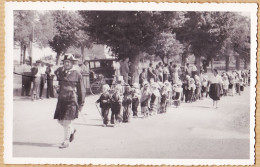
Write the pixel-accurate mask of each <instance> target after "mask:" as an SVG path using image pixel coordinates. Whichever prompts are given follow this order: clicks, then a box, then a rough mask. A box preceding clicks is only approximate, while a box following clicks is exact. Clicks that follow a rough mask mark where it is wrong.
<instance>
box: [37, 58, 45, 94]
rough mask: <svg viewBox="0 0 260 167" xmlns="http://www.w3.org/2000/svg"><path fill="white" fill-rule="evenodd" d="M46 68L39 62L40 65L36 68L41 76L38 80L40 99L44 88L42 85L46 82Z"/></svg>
mask: <svg viewBox="0 0 260 167" xmlns="http://www.w3.org/2000/svg"><path fill="white" fill-rule="evenodd" d="M45 71H46V68H45V66H44V63H43V62H42V63H41V66H40V67H39V68H38V73H39V75H40V76H41V81H40V96H39V97H40V99H42V93H43V89H44V85H45V83H46V74H45Z"/></svg>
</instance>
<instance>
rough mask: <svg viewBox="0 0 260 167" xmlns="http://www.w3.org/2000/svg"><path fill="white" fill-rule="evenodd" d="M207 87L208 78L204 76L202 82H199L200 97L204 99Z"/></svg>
mask: <svg viewBox="0 0 260 167" xmlns="http://www.w3.org/2000/svg"><path fill="white" fill-rule="evenodd" d="M207 87H208V77H207V76H206V75H204V76H203V77H202V81H201V97H202V98H203V97H206V93H207Z"/></svg>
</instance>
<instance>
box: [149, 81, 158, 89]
mask: <svg viewBox="0 0 260 167" xmlns="http://www.w3.org/2000/svg"><path fill="white" fill-rule="evenodd" d="M151 87H153V88H156V89H159V85H158V84H157V83H156V82H153V83H152V84H151Z"/></svg>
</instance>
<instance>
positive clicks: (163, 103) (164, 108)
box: [160, 85, 168, 113]
mask: <svg viewBox="0 0 260 167" xmlns="http://www.w3.org/2000/svg"><path fill="white" fill-rule="evenodd" d="M167 96H168V93H167V87H166V85H162V87H161V101H160V113H166V111H167Z"/></svg>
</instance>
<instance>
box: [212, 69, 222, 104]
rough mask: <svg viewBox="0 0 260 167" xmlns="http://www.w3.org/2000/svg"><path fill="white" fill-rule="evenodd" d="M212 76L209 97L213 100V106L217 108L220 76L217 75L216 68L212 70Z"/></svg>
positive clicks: (220, 82)
mask: <svg viewBox="0 0 260 167" xmlns="http://www.w3.org/2000/svg"><path fill="white" fill-rule="evenodd" d="M213 74H214V75H213V76H212V77H211V78H210V88H209V97H210V98H211V99H212V100H213V107H215V108H218V101H219V100H220V92H221V89H222V87H221V84H222V78H221V76H220V75H218V70H216V69H214V70H213Z"/></svg>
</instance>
